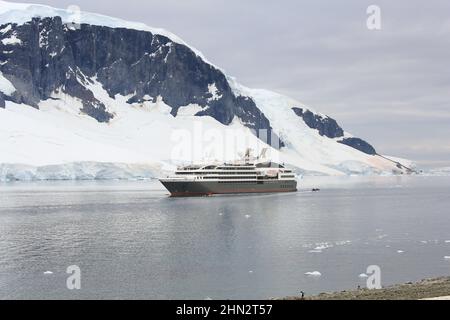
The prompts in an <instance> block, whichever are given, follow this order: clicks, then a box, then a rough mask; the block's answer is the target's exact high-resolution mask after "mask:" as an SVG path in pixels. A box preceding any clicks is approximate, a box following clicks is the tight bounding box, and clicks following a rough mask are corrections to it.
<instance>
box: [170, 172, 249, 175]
mask: <svg viewBox="0 0 450 320" xmlns="http://www.w3.org/2000/svg"><path fill="white" fill-rule="evenodd" d="M176 174H177V175H207V174H215V175H218V174H220V175H236V174H248V175H255V176H256V172H177V173H176Z"/></svg>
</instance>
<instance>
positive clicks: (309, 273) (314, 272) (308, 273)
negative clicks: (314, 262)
mask: <svg viewBox="0 0 450 320" xmlns="http://www.w3.org/2000/svg"><path fill="white" fill-rule="evenodd" d="M305 275H307V276H310V277H320V276H322V274H321V273H320V272H319V271H312V272H306V273H305Z"/></svg>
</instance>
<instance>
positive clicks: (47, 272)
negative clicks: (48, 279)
mask: <svg viewBox="0 0 450 320" xmlns="http://www.w3.org/2000/svg"><path fill="white" fill-rule="evenodd" d="M44 274H45V275H50V274H53V272H51V271H45V272H44Z"/></svg>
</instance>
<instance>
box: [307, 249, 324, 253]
mask: <svg viewBox="0 0 450 320" xmlns="http://www.w3.org/2000/svg"><path fill="white" fill-rule="evenodd" d="M308 252H309V253H322V250H316V249H313V250H309V251H308Z"/></svg>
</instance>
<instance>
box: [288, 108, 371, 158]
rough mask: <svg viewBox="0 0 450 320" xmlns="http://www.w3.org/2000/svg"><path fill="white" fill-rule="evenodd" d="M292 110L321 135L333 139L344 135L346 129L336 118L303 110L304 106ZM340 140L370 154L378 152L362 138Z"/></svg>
mask: <svg viewBox="0 0 450 320" xmlns="http://www.w3.org/2000/svg"><path fill="white" fill-rule="evenodd" d="M292 110H293V111H294V112H295V114H296V115H297V116H299V117H301V118H302V119H303V120H304V121H305V123H306V124H307V125H308V127H310V128H312V129H316V130H318V131H319V134H320V135H322V136H326V137H328V138H331V139H334V138H340V137H343V136H344V130H343V129H342V128H341V127H340V126H339V124H338V123H337V122H336V120H334V119H332V118H330V117H323V116H321V115H317V114H314V113H312V112H311V111H309V110H303V109H302V108H292ZM338 142H339V143H342V144H345V145H347V146H350V147H352V148H354V149H356V150H359V151H361V152H364V153H367V154H370V155H375V154H377V152H376V150H375V148H374V147H372V146H371V145H370V144H369V143H367V142H366V141H364V140H362V139H360V138H343V139H341V140H339V141H338Z"/></svg>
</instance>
